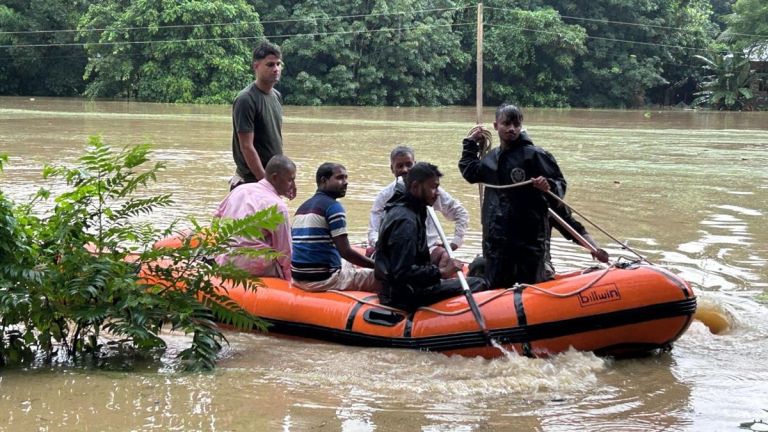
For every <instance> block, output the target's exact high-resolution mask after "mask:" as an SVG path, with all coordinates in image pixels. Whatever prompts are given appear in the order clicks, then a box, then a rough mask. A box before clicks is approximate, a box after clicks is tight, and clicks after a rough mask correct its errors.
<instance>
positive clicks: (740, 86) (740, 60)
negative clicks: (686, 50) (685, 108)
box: [694, 53, 759, 110]
mask: <svg viewBox="0 0 768 432" xmlns="http://www.w3.org/2000/svg"><path fill="white" fill-rule="evenodd" d="M696 58H697V59H699V60H700V61H701V62H703V63H704V65H703V68H704V69H705V70H706V71H707V72H709V75H705V76H704V79H703V81H702V82H701V83H700V87H701V91H700V92H698V93H696V95H697V96H698V98H696V100H695V101H694V104H695V105H704V106H709V107H712V108H715V109H727V110H741V109H751V108H753V107H752V106H751V105H750V102H751V99H752V98H753V94H752V91H751V90H750V87H751V86H752V83H753V82H754V81H755V80H756V79H758V78H759V75H758V74H756V73H755V71H753V70H752V68H751V64H750V61H749V59H748V58H747V57H745V56H744V55H742V54H740V53H727V54H719V53H713V54H711V55H710V56H709V57H705V56H698V55H697V56H696Z"/></svg>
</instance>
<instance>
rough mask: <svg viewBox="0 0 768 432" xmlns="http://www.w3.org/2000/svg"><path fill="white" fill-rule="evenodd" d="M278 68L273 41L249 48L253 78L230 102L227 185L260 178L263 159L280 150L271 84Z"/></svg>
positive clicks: (279, 119) (276, 95)
mask: <svg viewBox="0 0 768 432" xmlns="http://www.w3.org/2000/svg"><path fill="white" fill-rule="evenodd" d="M282 68H283V62H282V53H281V52H280V48H279V47H278V46H277V45H273V44H271V43H269V42H267V41H264V42H262V43H261V44H259V45H258V46H257V47H256V48H255V49H254V50H253V71H254V73H255V74H256V80H255V81H254V82H252V83H251V84H249V85H248V87H246V88H244V89H243V90H241V91H240V93H239V94H238V95H237V97H236V98H235V102H234V103H233V105H232V127H233V133H232V156H233V158H234V159H235V165H236V166H237V171H236V172H235V176H234V177H233V178H232V181H231V182H230V189H234V188H236V187H237V186H239V185H241V184H243V183H253V182H257V181H259V180H261V179H263V178H264V167H265V166H266V165H267V162H269V160H270V159H272V156H275V155H281V154H283V134H282V126H283V106H282V102H283V98H282V95H280V92H278V91H277V90H275V88H274V86H275V84H277V82H278V81H280V73H281V71H282ZM294 196H295V193H293V196H289V198H291V199H293V197H294Z"/></svg>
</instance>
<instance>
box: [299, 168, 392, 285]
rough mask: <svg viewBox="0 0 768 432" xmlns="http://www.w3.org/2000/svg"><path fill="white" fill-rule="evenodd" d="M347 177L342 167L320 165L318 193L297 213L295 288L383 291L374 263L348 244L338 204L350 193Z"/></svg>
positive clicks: (345, 227)
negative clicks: (375, 274) (374, 269)
mask: <svg viewBox="0 0 768 432" xmlns="http://www.w3.org/2000/svg"><path fill="white" fill-rule="evenodd" d="M347 178H348V176H347V169H346V168H344V166H343V165H340V164H337V163H331V162H326V163H324V164H322V165H320V167H319V168H318V169H317V173H316V174H315V181H316V182H317V192H315V195H313V196H312V197H311V198H309V199H308V200H307V201H305V202H304V203H303V204H302V205H301V206H300V207H299V209H298V210H296V215H295V217H294V221H293V229H292V231H291V236H292V238H293V258H292V260H291V274H292V276H293V283H294V285H296V286H297V287H299V288H301V289H303V290H306V291H315V292H316V291H327V290H350V291H351V290H354V291H370V292H378V291H379V290H380V289H381V284H380V283H379V282H378V281H377V280H376V278H375V277H374V276H373V261H372V260H371V259H370V258H367V257H366V256H365V255H363V254H361V253H360V252H358V251H356V250H355V249H353V248H352V246H351V245H350V244H349V238H348V236H347V216H346V212H345V210H344V207H343V206H342V205H341V203H340V202H339V201H338V199H339V198H342V197H344V196H345V195H346V194H347V185H348V182H347ZM355 266H358V267H355Z"/></svg>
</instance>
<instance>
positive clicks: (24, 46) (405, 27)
mask: <svg viewBox="0 0 768 432" xmlns="http://www.w3.org/2000/svg"><path fill="white" fill-rule="evenodd" d="M468 25H473V26H474V25H475V23H474V22H460V23H449V24H419V25H413V26H399V27H386V28H380V29H366V30H346V31H336V32H312V33H294V34H279V35H264V36H237V37H225V38H220V37H217V38H196V39H165V40H142V41H117V42H66V43H48V44H19V45H0V48H43V47H46V48H47V47H73V46H86V45H87V46H122V45H149V44H165V43H191V42H213V41H235V40H254V39H265V38H266V39H280V38H289V37H299V36H336V35H345V34H363V33H380V32H386V31H402V30H413V29H425V28H439V27H463V26H468Z"/></svg>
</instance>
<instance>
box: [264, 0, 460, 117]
mask: <svg viewBox="0 0 768 432" xmlns="http://www.w3.org/2000/svg"><path fill="white" fill-rule="evenodd" d="M255 4H256V9H257V10H260V11H263V12H264V14H265V15H264V19H265V21H277V20H287V21H282V22H273V23H268V24H265V32H266V33H267V34H271V35H294V36H288V37H285V38H284V39H283V40H282V41H277V42H279V43H280V44H281V47H282V49H283V53H284V56H285V61H286V71H285V75H284V78H283V83H282V84H281V88H282V89H284V95H285V99H286V101H287V102H288V103H292V104H300V105H305V104H306V105H319V104H339V105H441V104H449V103H456V102H457V101H461V100H464V99H465V98H466V97H467V95H468V93H469V88H470V86H469V85H468V84H467V83H466V82H465V80H464V71H465V69H466V67H467V65H468V64H469V59H470V57H471V53H468V52H466V50H464V49H463V47H462V46H461V37H462V35H461V33H460V30H461V28H460V27H459V25H458V23H457V21H458V17H459V15H460V14H461V13H462V10H461V9H457V6H456V5H457V2H455V1H452V0H442V1H430V0H373V1H372V0H352V1H348V2H336V1H331V0H318V1H311V2H307V1H290V0H289V1H278V2H271V1H270V2H266V1H261V0H259V1H256V2H255ZM428 9H440V10H428Z"/></svg>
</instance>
